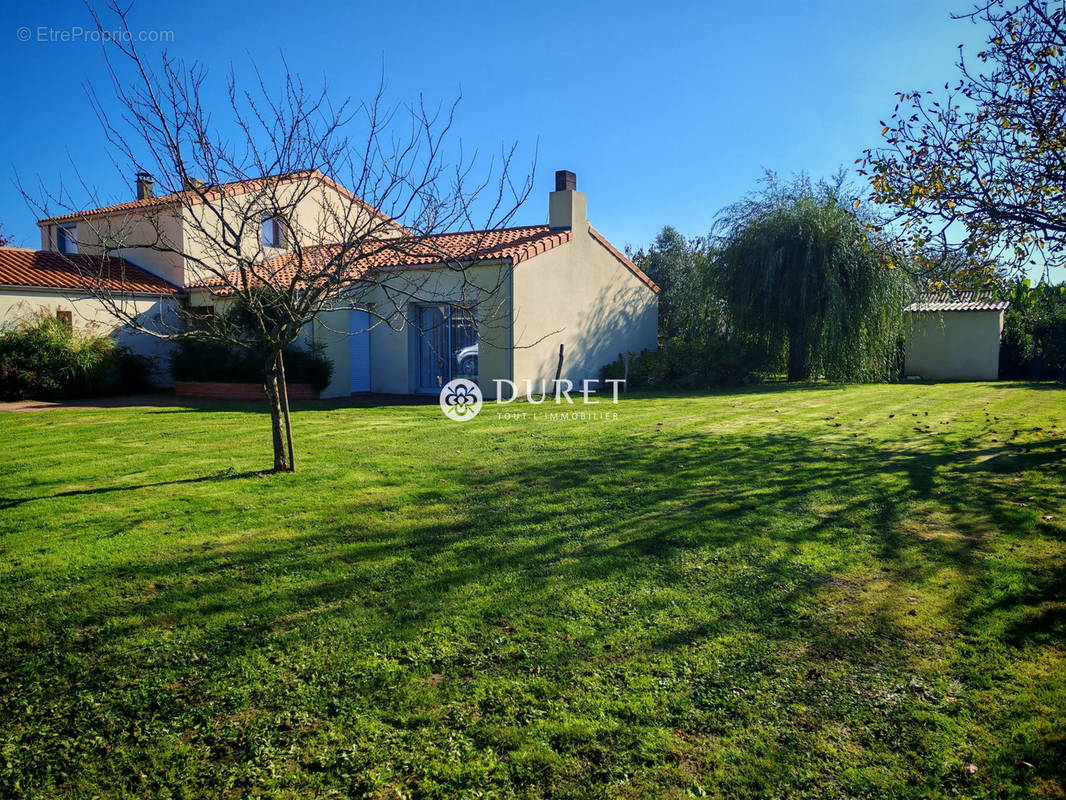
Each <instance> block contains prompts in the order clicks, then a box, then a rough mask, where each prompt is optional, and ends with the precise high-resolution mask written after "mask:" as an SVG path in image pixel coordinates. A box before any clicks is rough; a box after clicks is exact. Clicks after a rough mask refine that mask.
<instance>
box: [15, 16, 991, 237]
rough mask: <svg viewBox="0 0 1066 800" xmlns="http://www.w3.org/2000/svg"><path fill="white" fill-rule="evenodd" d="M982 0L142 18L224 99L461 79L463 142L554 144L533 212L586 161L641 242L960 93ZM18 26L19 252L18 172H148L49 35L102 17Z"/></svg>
mask: <svg viewBox="0 0 1066 800" xmlns="http://www.w3.org/2000/svg"><path fill="white" fill-rule="evenodd" d="M966 5H967V4H966V3H965V2H961V1H960V2H958V3H941V2H929V0H884V1H883V2H882V0H864V2H861V3H858V2H854V0H840V1H839V2H820V3H819V2H807V3H797V2H795V0H791V1H790V2H776V1H775V2H736V3H733V2H729V3H726V2H690V3H671V2H656V3H648V2H641V3H626V2H618V1H617V0H616V1H615V2H588V3H582V2H563V3H555V2H546V0H541V1H540V2H535V3H522V2H491V3H470V2H462V1H461V0H456V2H452V3H439V2H432V3H429V2H427V3H397V4H391V5H390V4H382V3H374V4H366V3H360V2H311V1H310V0H308V2H304V3H301V4H295V5H294V4H292V3H291V2H287V3H281V2H270V1H269V0H267V1H265V2H264V0H257V2H255V3H250V2H225V3H223V2H218V0H213V1H212V2H200V1H199V0H187V1H186V2H183V3H181V4H176V3H167V4H148V3H146V2H143V0H142V2H140V3H139V4H138V5H137V6H136V7H135V9H134V12H133V15H132V24H133V27H134V28H140V29H145V30H156V29H159V30H168V31H173V42H172V43H170V44H169V45H167V47H168V48H169V49H170V51H171V52H172V53H174V54H177V55H181V56H182V57H184V58H186V59H198V60H200V61H202V62H203V63H204V64H205V65H206V66H208V67H209V68H210V69H211V71H212V76H213V86H214V87H215V89H216V90H219V91H221V90H222V88H223V86H224V77H225V73H226V71H227V69H228V68H229V65H230V64H231V63H232V64H233V65H234V66H235V67H236V68H237V70H238V72H240V71H241V70H246V68H247V66H248V65H249V63H250V62H251V61H253V60H254V61H255V62H256V63H257V64H259V65H260V67H261V68H262V69H263V70H264V72H265V73H266V75H267V76H268V77H269V76H271V75H276V74H277V73H278V70H279V67H280V54H282V53H283V54H284V56H285V59H286V60H287V62H288V64H289V66H290V68H291V69H292V70H294V71H295V72H298V73H300V74H301V75H302V76H303V77H304V78H305V80H307V81H308V82H309V83H312V84H314V83H317V82H320V81H321V80H322V79H323V78H324V79H326V80H328V81H329V84H330V91H331V94H333V95H334V96H338V97H343V96H350V97H352V98H354V99H357V100H358V99H360V98H363V97H367V96H368V95H370V94H372V92H373V91H374V89H375V87H376V81H377V79H378V77H379V74H380V70H381V66H382V63H383V62H384V67H385V74H386V79H387V82H388V94H389V98H390V99H391V100H394V101H406V100H410V99H412V98H415V97H417V95H418V94H419V93H420V92H421V93H422V94H423V95H424V96H425V97H426V98H427V100H430V101H447V100H449V99H452V98H454V97H455V95H456V94H457V92H458V91H459V90H460V89H461V90H462V94H463V102H462V104H461V105H460V108H459V115H458V120H457V124H456V132H457V135H458V136H459V137H461V140H462V143H463V146H464V148H466V149H467V150H470V149H472V148H477V149H478V150H479V151H480V152H482V153H484V154H493V153H499V151H500V147H501V146H502V145H503V144H505V143H509V142H514V141H517V142H518V144H519V152H520V153H522V154H524V155H525V157H526V161H525V162H521V163H520V166H522V165H523V164H524V163H527V162H528V158H529V157H531V156H532V153H533V150H534V148H537V149H538V151H539V155H538V159H537V176H536V188H535V191H534V194H533V196H532V197H531V199H530V201H529V203H528V204H527V206H525V207H524V208H523V210H522V211H521V212H519V216H518V218H517V220H516V222H519V223H535V222H542V221H544V220H545V219H546V217H547V197H546V195H547V193H548V192H549V191H550V190H551V188H552V184H553V173H554V171H555V170H556V169H570V170H573V171H575V172H576V173H577V174H578V188H580V189H582V190H583V191H585V192H586V193H587V194H588V210H589V218H590V219H591V220H592V222H593V224H594V225H596V227H597V228H599V229H600V230H601V231H603V232H604V233H605V234H607V235H608V236H609V237H610V238H611V240H612V241H613V242H614V243H616V244H617V245H619V246H625V245H627V244H630V245H633V246H634V247H639V246H642V245H646V244H647V243H648V242H649V241H650V240H651V239H652V238H653V237H654V235H655V233H656V232H657V231H658V230H659V229H660V228H661V227H662V226H663V225H666V224H670V225H673V226H675V227H677V228H678V229H680V230H681V231H682V232H684V233H686V234H690V235H699V234H703V233H705V232H707V230H708V229H709V227H710V224H711V221H712V219H713V218H714V216H715V214H716V213H717V211H718V210H719V209H720V208H722V207H723V206H725V205H727V204H729V203H731V202H733V201H734V200H736V199H738V198H739V197H740V196H742V195H743V194H744V193H745V192H746V191H748V190H750V189H752V188H753V187H754V186H755V185H756V182H757V180H758V178H759V176H760V175H761V174H762V171H763V170H764V169H766V168H769V169H774V170H777V171H779V172H782V173H791V172H794V171H796V170H801V169H802V170H806V171H807V172H809V173H810V174H812V175H813V176H816V177H817V176H823V175H829V174H832V173H833V172H835V171H836V170H837V169H838V168H839V167H841V166H845V167H847V168H849V169H851V168H852V162H853V161H854V159H855V158H857V157H858V156H859V155H860V154H861V151H862V149H863V148H864V147H867V146H870V145H873V144H876V143H877V142H878V140H879V132H880V128H881V126H880V125H879V124H878V120H879V119H883V118H887V115H888V114H889V113H890V112H891V109H892V105H893V103H894V98H893V92H895V91H897V90H900V89H914V88H935V87H937V86H943V84H944V82H945V81H947V80H949V79H950V78H952V77H953V76H954V71H953V61H954V58H955V56H956V46H957V45H958V44H960V43H965V44H966V45H967V47H970V46H972V45H975V44H977V43H979V41H980V34H981V30H980V29H979V28H977V27H975V26H974V25H972V24H970V23H968V22H958V21H952V20H950V18H949V12H950V11H952V10H962V9H964V8H965V7H966ZM3 18H4V25H3V29H2V30H0V37H3V46H2V47H0V70H2V71H3V72H2V74H4V76H5V82H4V86H5V88H4V100H5V103H4V107H5V108H6V109H7V112H8V113H7V115H6V116H7V119H6V120H5V123H4V125H3V126H2V127H0V156H2V158H0V172H3V173H6V175H4V180H2V181H0V221H2V224H3V226H4V229H5V230H6V232H7V233H8V235H10V236H12V237H13V239H14V243H15V244H17V245H21V246H38V238H37V237H38V234H37V229H36V226H35V224H34V214H33V213H32V211H31V210H30V209H28V208H27V207H26V204H25V202H24V201H23V199H22V198H21V196H20V195H19V193H18V191H17V189H16V188H15V186H14V185H13V177H14V174H15V172H16V170H17V171H18V173H19V175H20V176H21V177H22V178H23V180H24V181H26V180H28V181H30V182H32V181H35V180H36V179H37V178H38V176H39V177H40V179H42V180H43V181H45V182H47V183H49V184H50V185H57V184H58V182H59V181H60V180H61V179H62V177H63V176H64V174H67V173H69V171H70V166H69V164H70V161H71V160H73V161H74V162H76V163H77V164H78V168H79V171H80V172H81V173H82V175H83V176H84V177H85V178H86V179H87V180H88V181H89V182H91V183H92V184H93V185H95V186H97V187H98V190H99V193H100V196H101V198H103V199H106V200H114V201H121V200H125V199H129V198H130V197H131V193H132V188H131V186H130V183H131V181H132V176H131V175H129V174H124V173H122V172H119V171H117V170H116V168H115V166H114V165H113V164H112V163H111V161H110V160H109V159H108V158H107V156H106V155H105V152H106V143H105V142H104V139H103V135H102V133H101V132H100V131H99V126H98V124H97V123H96V120H95V117H94V116H93V114H92V112H91V110H90V108H89V104H88V101H87V100H86V97H85V92H84V90H83V88H82V84H83V83H84V82H90V83H92V84H93V85H94V86H96V87H97V89H98V91H99V92H100V93H101V94H102V95H104V96H105V97H107V96H108V91H109V89H108V84H107V81H106V77H105V74H104V71H103V68H102V61H101V56H100V52H99V45H96V44H92V43H88V42H65V43H64V42H60V41H56V42H48V41H39V40H38V29H39V28H41V27H45V28H49V29H53V30H57V31H62V30H67V29H71V28H75V27H76V26H83V27H86V28H87V27H89V26H90V22H89V18H88V15H87V12H86V10H85V8H84V6H83V5H82V4H81V3H80V2H53V3H49V4H47V5H45V4H41V3H30V2H23V1H22V0H15V2H11V0H8V2H6V3H5V6H4V12H3ZM23 26H25V27H26V28H28V29H30V32H31V40H30V41H29V42H20V41H19V39H18V29H19V28H20V27H23ZM219 99H220V100H221V99H222V98H221V95H220V96H219ZM130 171H132V170H130Z"/></svg>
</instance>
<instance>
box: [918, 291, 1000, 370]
mask: <svg viewBox="0 0 1066 800" xmlns="http://www.w3.org/2000/svg"><path fill="white" fill-rule="evenodd" d="M1009 306H1010V303H1008V302H1007V301H1006V300H996V299H995V298H993V297H992V295H991V294H990V293H988V292H956V293H952V294H947V293H930V294H923V295H922V296H921V298H920V299H919V300H918V302H916V303H911V304H910V305H909V306H907V307H906V308H905V309H904V311H905V312H906V315H907V320H906V326H905V337H906V338H905V344H906V360H905V365H904V375H906V376H907V377H908V378H911V377H915V378H921V379H923V380H949V381H994V380H996V379H997V378H998V377H999V339H1000V334H1001V333H1002V332H1003V314H1004V312H1005V311H1006V310H1007V308H1008V307H1009Z"/></svg>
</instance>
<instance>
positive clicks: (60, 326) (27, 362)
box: [0, 315, 152, 400]
mask: <svg viewBox="0 0 1066 800" xmlns="http://www.w3.org/2000/svg"><path fill="white" fill-rule="evenodd" d="M151 371H152V367H151V363H150V362H149V361H148V359H146V358H144V357H143V356H139V355H137V354H135V353H133V352H131V351H130V350H128V349H126V348H124V347H119V346H118V345H116V344H115V342H114V341H113V340H112V339H111V338H109V337H107V336H93V335H91V334H88V333H85V332H80V331H75V330H74V329H73V328H72V327H71V326H70V325H69V324H68V323H66V322H64V321H62V320H60V319H57V318H56V317H50V316H45V315H41V316H38V317H35V318H33V319H31V320H29V321H27V322H25V323H23V324H22V325H20V326H18V327H16V328H13V329H11V330H6V331H0V397H2V398H3V399H5V400H22V399H26V398H35V399H49V398H58V397H79V396H80V397H86V396H92V395H105V394H121V393H124V392H135V391H143V390H144V389H146V388H149V387H150V382H149V380H148V376H149V375H150V374H151Z"/></svg>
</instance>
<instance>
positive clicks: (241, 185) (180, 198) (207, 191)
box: [37, 169, 403, 230]
mask: <svg viewBox="0 0 1066 800" xmlns="http://www.w3.org/2000/svg"><path fill="white" fill-rule="evenodd" d="M303 179H313V180H318V181H321V182H322V183H324V184H325V185H327V186H330V187H332V188H334V189H336V190H337V191H338V192H340V193H341V194H342V195H344V197H346V198H348V199H349V200H352V201H354V202H356V203H358V204H359V205H361V206H362V207H363V208H365V209H366V210H367V211H369V212H370V213H372V214H374V215H375V216H376V217H378V219H381V220H384V221H386V222H388V221H390V220H389V218H388V217H387V216H386V215H385V214H384V213H382V212H381V211H379V210H378V209H376V208H374V207H373V206H372V205H370V204H369V203H367V202H365V201H363V200H362V199H360V198H358V197H356V196H355V195H354V194H352V193H351V192H349V191H348V190H347V189H345V188H344V187H343V186H341V185H340V184H339V183H337V182H336V181H334V180H332V179H331V178H329V177H328V176H326V175H324V174H323V173H321V172H319V171H318V170H317V169H315V170H304V171H302V172H290V173H289V174H287V175H272V176H270V177H267V178H252V179H250V180H244V181H232V182H230V183H224V184H222V185H221V186H214V187H205V188H204V189H202V190H201V191H202V192H204V196H203V197H201V196H200V194H198V193H197V192H195V191H193V190H188V191H184V192H172V193H170V194H163V195H159V196H158V197H148V198H145V199H143V200H130V201H129V202H127V203H117V204H115V205H111V206H101V207H100V208H90V209H86V210H85V211H75V212H72V213H70V214H60V215H58V216H55V217H48V218H47V219H42V220H38V222H37V224H38V225H48V224H51V223H55V222H69V221H71V220H83V219H92V218H95V217H107V216H111V215H115V214H128V213H133V212H142V211H161V210H164V209H168V208H173V207H176V206H178V205H179V204H181V203H182V202H184V203H186V204H188V205H198V204H199V203H202V202H204V199H205V198H206V200H208V201H213V200H218V199H219V198H220V197H238V196H240V195H242V194H247V193H248V192H254V191H257V190H259V189H262V188H263V187H264V186H266V185H267V184H268V183H269V182H270V181H274V182H276V183H277V184H278V185H284V184H286V183H293V182H295V181H298V180H303ZM394 224H395V225H396V226H397V227H398V228H400V229H401V230H403V227H402V226H401V225H399V223H394Z"/></svg>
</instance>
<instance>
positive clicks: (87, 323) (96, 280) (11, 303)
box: [0, 247, 180, 374]
mask: <svg viewBox="0 0 1066 800" xmlns="http://www.w3.org/2000/svg"><path fill="white" fill-rule="evenodd" d="M98 287H103V288H104V289H106V290H107V293H108V294H111V293H113V297H114V298H116V299H117V301H118V302H120V303H121V304H122V305H123V306H124V307H125V308H126V309H128V310H129V312H130V313H132V314H133V315H135V316H137V317H139V318H140V319H141V321H142V323H143V324H144V325H145V326H146V327H158V328H159V329H160V330H165V329H166V328H167V326H168V321H170V322H171V323H172V322H173V314H172V311H171V303H173V302H174V301H175V300H176V299H177V298H178V297H179V295H180V290H179V288H178V287H177V286H176V285H174V284H172V283H170V282H168V281H166V280H164V279H163V278H160V277H159V276H158V275H155V274H153V273H152V272H149V271H148V270H144V269H141V268H140V267H138V266H136V265H134V264H132V263H131V262H129V261H127V260H125V259H123V258H121V257H116V256H108V257H105V256H103V255H91V254H83V253H72V252H69V250H68V252H66V253H58V252H54V251H50V250H27V249H24V248H21V247H0V327H5V326H8V325H14V324H18V323H19V322H20V321H22V320H23V319H25V318H27V317H30V316H34V315H37V314H47V315H48V316H56V317H59V318H60V319H63V320H65V321H66V322H68V323H69V324H71V325H74V326H76V327H79V328H83V329H86V330H89V331H92V332H95V333H99V334H107V333H111V332H114V334H115V336H116V338H117V339H118V341H119V343H120V344H122V345H125V346H127V347H130V348H131V349H133V350H134V351H135V352H138V353H140V354H141V355H145V356H148V357H150V358H155V359H158V358H161V357H162V356H163V354H164V353H165V351H166V348H165V346H164V343H163V342H162V341H161V340H159V339H156V338H153V337H151V336H146V335H143V334H137V333H134V332H132V331H131V330H130V329H129V328H126V327H123V326H121V325H117V324H116V321H115V316H114V314H113V311H114V309H113V308H111V307H109V303H107V302H105V301H104V300H102V299H101V298H100V295H101V293H100V292H98V291H94V290H96V289H97V288H98ZM164 374H165V370H164Z"/></svg>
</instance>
